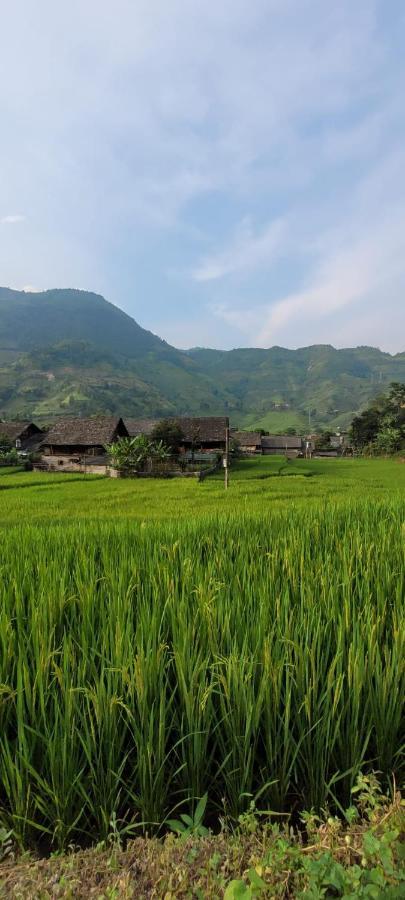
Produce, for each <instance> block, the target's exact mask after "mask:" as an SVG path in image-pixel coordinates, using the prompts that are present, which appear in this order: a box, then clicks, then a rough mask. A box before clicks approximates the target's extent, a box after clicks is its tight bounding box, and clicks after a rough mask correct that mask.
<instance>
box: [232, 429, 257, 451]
mask: <svg viewBox="0 0 405 900" xmlns="http://www.w3.org/2000/svg"><path fill="white" fill-rule="evenodd" d="M232 441H235V442H236V445H237V447H238V449H239V451H240V453H242V454H243V455H244V456H253V455H254V454H255V453H261V452H262V436H261V434H260V432H258V431H232V432H231V444H232Z"/></svg>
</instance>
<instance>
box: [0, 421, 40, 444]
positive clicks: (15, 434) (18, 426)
mask: <svg viewBox="0 0 405 900" xmlns="http://www.w3.org/2000/svg"><path fill="white" fill-rule="evenodd" d="M30 427H31V428H34V429H36V430H37V432H38V433H39V432H40V429H39V428H38V426H37V425H34V423H33V422H0V434H1V435H5V436H6V437H8V438H9V439H10V441H16V440H17V438H19V437H21V435H22V434H24V432H25V431H26V430H27V428H30Z"/></svg>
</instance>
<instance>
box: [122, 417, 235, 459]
mask: <svg viewBox="0 0 405 900" xmlns="http://www.w3.org/2000/svg"><path fill="white" fill-rule="evenodd" d="M162 421H165V422H171V423H176V424H177V425H178V426H179V427H180V429H181V431H182V436H183V437H182V442H181V445H180V449H181V450H182V451H183V452H187V451H190V450H197V451H202V452H205V451H210V450H211V451H218V452H223V451H224V450H225V447H226V432H227V429H228V428H229V419H228V417H227V416H193V417H188V416H170V417H168V418H166V419H164V420H162V419H125V425H126V427H127V429H128V432H129V434H130V436H131V437H137V435H139V434H146V435H148V436H149V435H151V434H152V432H153V429H154V428H155V426H156V425H158V424H159V423H160V422H162Z"/></svg>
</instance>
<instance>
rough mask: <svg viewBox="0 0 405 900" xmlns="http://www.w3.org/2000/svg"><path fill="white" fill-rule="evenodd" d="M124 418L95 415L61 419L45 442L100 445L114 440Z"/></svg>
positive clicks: (52, 443) (50, 443)
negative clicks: (84, 417)
mask: <svg viewBox="0 0 405 900" xmlns="http://www.w3.org/2000/svg"><path fill="white" fill-rule="evenodd" d="M120 423H121V426H122V424H123V423H122V419H120V418H116V417H112V416H95V417H94V418H90V419H72V418H66V419H59V420H58V421H57V422H56V423H55V425H53V426H52V428H51V429H50V431H49V432H48V434H47V436H46V439H45V441H44V444H46V445H50V446H55V447H57V446H69V445H70V446H74V447H78V446H79V447H80V446H83V447H98V446H104V444H109V443H110V442H111V441H113V440H114V437H115V434H116V430H117V428H118V426H119V424H120Z"/></svg>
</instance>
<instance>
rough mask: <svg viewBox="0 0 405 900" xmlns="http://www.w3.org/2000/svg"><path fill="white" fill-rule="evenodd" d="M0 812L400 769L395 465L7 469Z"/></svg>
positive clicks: (135, 825)
mask: <svg viewBox="0 0 405 900" xmlns="http://www.w3.org/2000/svg"><path fill="white" fill-rule="evenodd" d="M0 472H1V475H0V525H1V526H2V527H3V530H2V544H1V574H2V578H1V581H0V692H1V697H0V827H1V826H3V827H4V828H5V829H8V830H11V831H12V834H13V840H14V841H15V842H17V843H18V844H19V846H21V847H25V848H26V847H31V848H34V847H40V848H42V849H44V848H48V849H49V848H63V847H66V846H67V845H68V844H70V843H72V842H73V843H80V844H83V843H84V844H86V843H87V842H91V841H94V840H96V839H101V840H107V838H108V835H109V833H110V830H111V822H114V823H116V824H115V827H116V828H117V829H118V830H119V833H120V835H123V836H125V837H128V836H132V835H134V834H136V833H138V832H139V831H142V830H144V829H145V828H147V829H149V830H154V829H155V830H156V829H159V828H160V827H161V826H162V824H163V828H164V827H165V822H167V819H168V817H172V818H173V816H175V817H177V818H178V817H179V815H180V814H182V813H183V814H186V813H187V814H188V813H189V812H191V813H193V810H194V808H195V805H196V803H197V800H198V798H199V797H201V796H202V795H204V794H205V793H207V794H208V805H207V812H206V815H207V824H208V825H210V824H212V825H213V826H214V825H215V824H216V823H218V820H219V817H221V816H224V815H225V816H226V817H227V818H228V819H229V820H230V821H234V822H236V821H237V820H238V816H240V815H241V814H243V813H244V812H246V810H247V809H248V808H249V804H250V802H251V799H252V797H258V796H259V795H260V804H261V806H262V807H263V808H265V809H271V810H273V811H275V812H276V813H278V814H280V813H281V814H287V815H288V816H291V815H292V816H293V817H294V816H298V814H299V810H302V809H304V808H306V809H311V808H314V809H315V810H320V809H321V808H323V807H325V806H326V805H329V806H330V807H332V808H333V809H335V810H336V811H341V810H342V809H343V808H344V807H346V806H347V805H348V804H349V803H350V792H351V789H352V787H353V784H354V782H355V780H356V777H357V775H358V773H359V771H364V772H367V771H371V770H378V771H379V772H380V773H381V778H382V780H383V783H384V785H385V786H389V785H390V784H392V779H393V777H394V776H395V778H396V780H397V783H399V780H400V779H401V777H402V775H403V756H402V748H403V739H404V735H403V730H402V720H401V712H402V698H403V695H404V689H405V673H404V665H403V659H404V655H403V650H404V646H403V645H404V634H405V629H404V608H403V598H404V593H405V591H404V588H405V566H404V506H405V505H404V492H403V488H404V486H405V467H404V466H403V465H401V464H400V463H398V462H395V461H390V460H387V461H380V460H377V461H374V460H372V461H368V460H364V461H363V460H354V461H353V460H352V461H350V460H347V461H345V460H315V461H308V462H307V461H304V460H303V461H297V462H291V463H286V462H285V461H284V460H282V459H277V458H264V459H258V460H253V461H244V462H241V463H239V464H238V466H237V467H236V468H234V469H232V472H231V484H230V488H229V491H228V492H227V493H226V492H225V491H224V489H223V484H222V481H221V476H217V477H215V478H212V479H208V480H207V481H206V482H204V483H203V484H198V483H197V482H196V481H194V480H188V479H185V480H181V479H176V480H172V481H152V480H150V481H147V480H141V479H140V480H139V481H133V482H132V481H127V480H124V481H119V480H118V481H116V480H112V479H111V480H108V479H99V478H97V477H94V476H93V477H87V478H86V479H84V478H83V477H81V476H76V475H73V476H69V475H65V474H63V475H62V474H61V475H48V474H44V475H39V474H37V473H21V472H12V471H10V470H0Z"/></svg>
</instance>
